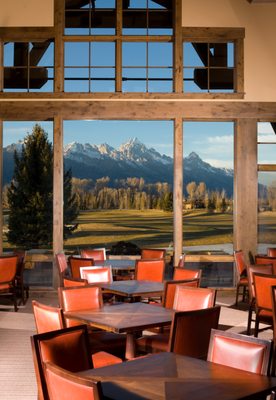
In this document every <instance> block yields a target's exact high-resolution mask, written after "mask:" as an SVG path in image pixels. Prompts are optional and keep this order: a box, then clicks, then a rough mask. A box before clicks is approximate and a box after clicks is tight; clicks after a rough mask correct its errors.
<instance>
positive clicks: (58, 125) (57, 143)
mask: <svg viewBox="0 0 276 400" xmlns="http://www.w3.org/2000/svg"><path fill="white" fill-rule="evenodd" d="M53 174H54V176H53V180H54V182H53V255H55V254H56V253H59V252H61V251H63V120H62V118H61V117H58V116H56V117H55V118H54V168H53ZM58 285H59V276H58V271H57V268H56V265H55V260H54V262H53V287H57V286H58Z"/></svg>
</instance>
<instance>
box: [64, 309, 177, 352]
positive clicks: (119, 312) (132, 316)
mask: <svg viewBox="0 0 276 400" xmlns="http://www.w3.org/2000/svg"><path fill="white" fill-rule="evenodd" d="M64 315H65V317H66V318H72V319H77V320H79V321H81V322H83V323H85V324H88V325H92V326H95V327H97V328H100V329H104V330H106V331H109V332H115V333H122V332H125V333H126V336H127V338H126V359H131V358H133V357H135V332H140V331H143V330H144V329H148V328H153V327H156V326H166V325H169V324H170V323H171V321H172V316H173V311H172V310H169V309H166V308H164V307H155V306H153V305H151V304H145V303H120V304H114V305H104V306H103V307H101V308H99V309H90V310H84V311H70V312H69V311H67V312H65V313H64Z"/></svg>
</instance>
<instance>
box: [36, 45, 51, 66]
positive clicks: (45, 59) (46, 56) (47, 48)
mask: <svg viewBox="0 0 276 400" xmlns="http://www.w3.org/2000/svg"><path fill="white" fill-rule="evenodd" d="M37 45H38V47H39V45H40V44H39V43H37ZM31 54H32V53H31ZM40 55H41V58H40V59H38V63H37V64H36V65H38V66H46V67H50V66H54V43H49V42H45V43H44V44H43V45H42V49H41V52H40ZM31 65H32V63H31Z"/></svg>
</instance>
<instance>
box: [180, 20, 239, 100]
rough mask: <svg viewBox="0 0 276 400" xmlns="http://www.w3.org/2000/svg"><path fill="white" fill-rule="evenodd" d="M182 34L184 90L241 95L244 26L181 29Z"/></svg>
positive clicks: (192, 92) (206, 93) (200, 94)
mask: <svg viewBox="0 0 276 400" xmlns="http://www.w3.org/2000/svg"><path fill="white" fill-rule="evenodd" d="M182 33H183V49H182V50H183V92H184V93H187V94H189V95H190V96H192V97H193V96H194V97H198V96H199V97H202V96H203V97H204V96H205V95H207V96H212V95H213V96H215V97H218V96H221V97H224V98H225V97H229V96H234V97H235V98H236V97H238V98H242V97H243V95H244V93H243V91H244V89H243V85H244V82H243V39H244V29H240V28H232V29H230V28H229V29H226V28H183V30H182Z"/></svg>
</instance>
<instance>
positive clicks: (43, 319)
mask: <svg viewBox="0 0 276 400" xmlns="http://www.w3.org/2000/svg"><path fill="white" fill-rule="evenodd" d="M32 305H33V312H34V319H35V325H36V330H37V333H44V332H50V331H55V330H57V329H62V328H65V323H64V318H63V312H62V309H61V308H59V307H51V306H47V305H45V304H42V303H39V302H38V301H36V300H33V301H32Z"/></svg>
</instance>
